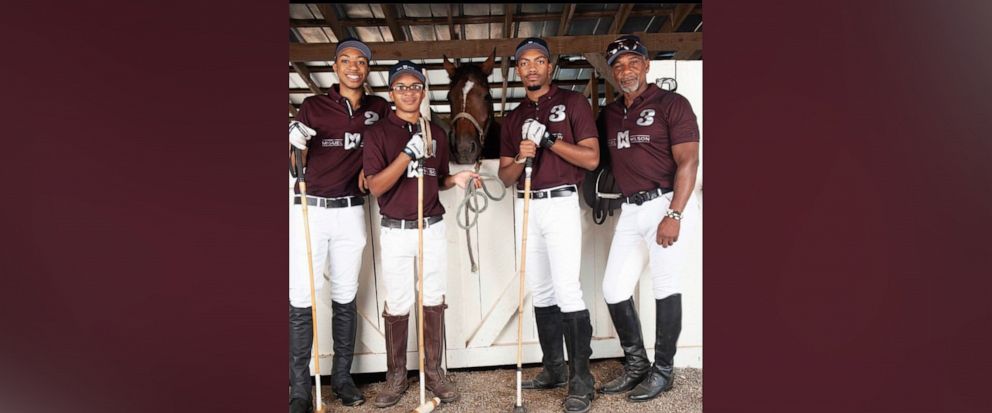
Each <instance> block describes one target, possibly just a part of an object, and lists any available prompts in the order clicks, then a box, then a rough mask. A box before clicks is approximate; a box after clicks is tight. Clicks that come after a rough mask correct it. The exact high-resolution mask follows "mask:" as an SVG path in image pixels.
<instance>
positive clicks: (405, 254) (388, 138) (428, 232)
mask: <svg viewBox="0 0 992 413" xmlns="http://www.w3.org/2000/svg"><path fill="white" fill-rule="evenodd" d="M424 81H425V78H424V75H423V73H422V70H421V68H420V66H418V65H416V64H414V63H412V62H410V61H407V60H401V61H400V62H399V63H397V64H396V65H394V66H393V67H392V68H391V69H390V70H389V88H390V92H389V96H390V98H392V100H393V103H395V104H396V110H395V111H394V112H390V113H389V115H388V116H387V117H386V119H385V120H384V121H382V122H380V123H379V124H378V125H376V126H375V127H374V128H372V129H370V130H369V131H368V133H367V135H368V142H367V143H368V145H367V147H366V148H365V153H364V157H363V162H364V165H365V172H366V173H367V174H368V185H369V190H370V191H372V195H375V196H376V198H378V200H379V212H380V214H381V215H382V225H381V228H380V230H379V234H380V238H379V239H380V242H381V246H382V248H381V250H382V276H383V280H384V282H385V285H386V305H385V308H384V309H383V312H382V317H383V319H384V321H385V325H386V331H385V333H386V334H385V336H386V369H387V371H386V385H385V386H384V387H383V389H382V391H381V392H380V393H379V394H378V395H377V396H376V397H375V405H376V407H389V406H392V405H394V404H396V402H398V401H399V400H400V399H401V398H402V397H403V392H405V391H406V389H407V385H408V383H407V381H406V373H407V370H406V347H407V332H408V329H409V324H410V323H409V320H410V310H411V308H412V307H413V305H414V303H415V299H414V293H415V292H416V291H415V288H414V287H413V283H412V281H413V274H414V261H415V258H416V256H417V226H418V223H417V218H418V217H417V202H418V201H417V198H418V194H417V178H418V176H420V174H423V177H424V205H423V208H424V223H423V227H424V257H423V261H424V273H423V274H419V276H421V277H423V288H424V291H423V294H424V295H423V297H424V299H423V300H424V302H423V304H424V320H423V323H424V378H425V380H424V384H425V387H426V388H427V389H428V390H430V391H431V392H432V393H434V395H435V396H437V397H438V398H440V399H441V401H442V402H445V403H450V402H453V401H455V400H457V399H458V391H457V390H456V389H455V387H454V385H453V384H451V383H448V382H446V380H445V377H444V372H443V371H442V370H441V353H442V351H443V350H444V348H443V337H444V309H445V308H447V307H448V306H447V304H445V303H444V294H445V290H446V285H447V278H448V271H447V270H448V253H447V250H448V242H447V239H446V238H445V224H444V221H442V215H444V207H443V206H442V205H441V202H440V200H439V199H438V191H440V190H445V189H448V188H451V187H452V186H454V185H458V187H459V188H465V185H466V184H467V183H468V182H469V181H472V180H474V179H476V178H478V177H479V175H478V174H476V173H475V172H472V171H462V172H459V173H456V174H454V175H450V174H449V173H448V139H447V137H446V136H445V134H444V130H443V129H441V127H440V126H438V125H437V124H435V123H433V122H428V124H429V127H430V128H431V129H430V130H431V137H432V138H433V139H434V140H433V145H432V149H433V150H432V151H428V150H427V149H428V148H426V145H425V142H424V134H425V133H426V132H425V131H422V130H421V129H420V124H421V123H420V103H421V100H423V99H426V98H427V97H425V93H424ZM428 152H432V153H433V155H432V156H426V155H427V154H428ZM475 182H477V181H475Z"/></svg>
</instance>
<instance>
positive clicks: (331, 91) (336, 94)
mask: <svg viewBox="0 0 992 413" xmlns="http://www.w3.org/2000/svg"><path fill="white" fill-rule="evenodd" d="M327 96H328V97H330V98H331V99H332V100H334V101H335V102H338V103H340V104H342V105H343V104H345V103H344V101H345V100H346V99H348V98H346V97H344V96H341V85H340V84H334V85H332V86H331V87H330V88H328V89H327ZM367 97H368V96H366V95H365V94H364V93H362V97H361V99H359V100H358V102H359V105H361V106H362V107H365V100H366V98H367Z"/></svg>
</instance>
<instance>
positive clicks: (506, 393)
mask: <svg viewBox="0 0 992 413" xmlns="http://www.w3.org/2000/svg"><path fill="white" fill-rule="evenodd" d="M590 364H591V368H592V374H593V376H594V377H595V378H596V386H597V388H598V387H599V386H600V385H602V383H603V382H604V381H606V380H611V379H612V378H614V377H616V376H618V375H619V374H620V372H621V370H622V366H621V365H620V362H619V359H611V360H595V361H592V362H591V363H590ZM514 371H515V370H514V369H513V368H498V369H485V370H483V369H477V370H456V371H450V372H449V373H448V377H449V378H450V379H451V381H452V382H453V383H455V385H456V386H457V388H458V390H459V392H460V393H461V398H460V399H459V400H458V401H456V402H454V403H451V404H445V403H442V404H441V406H439V407H438V408H437V409H436V410H434V411H435V412H444V413H448V412H452V413H453V412H471V413H484V412H504V413H511V412H512V411H513V405H514V402H515V400H516V388H515V386H516V378H515V374H514ZM539 371H540V365H535V366H533V367H525V368H524V374H523V376H524V379H525V380H526V379H528V378H530V377H533V376H534V375H536V374H537V373H538V372H539ZM415 373H416V372H411V378H410V379H409V382H410V388H409V389H407V391H406V393H405V394H404V395H403V399H401V400H400V402H399V403H397V404H396V405H395V406H392V407H389V408H385V409H379V408H376V407H375V405H374V404H373V403H372V401H373V399H374V398H375V395H376V393H377V392H378V391H379V388H380V387H382V386H383V384H384V383H383V380H384V378H385V377H384V375H383V374H381V373H379V374H356V375H355V382H356V383H357V384H358V387H359V389H361V390H362V393H364V394H365V399H366V401H365V403H364V404H362V405H361V406H357V407H345V406H342V405H341V403H340V402H338V401H337V399H334V396H333V393H331V388H330V386H328V385H326V384H327V383H329V380H330V377H325V378H324V379H323V380H322V384H325V385H324V386H322V393H323V397H324V403H325V405H326V406H327V411H328V412H349V413H350V412H355V413H358V412H377V413H386V412H409V411H410V410H412V409H414V408H415V407H417V404H418V402H419V398H420V396H419V385H420V384H419V383H418V382H417V376H416V374H415ZM675 376H676V378H675V385H674V387H673V388H672V389H671V390H670V391H668V392H665V393H662V394H661V395H660V396H658V397H657V398H656V399H654V400H651V401H648V402H644V403H631V402H628V401H627V400H626V399H625V398H624V395H623V394H613V395H602V394H597V395H596V400H594V401H593V402H592V409H591V410H590V411H591V412H611V413H622V412H666V413H692V412H702V411H703V371H702V369H689V368H686V369H676V370H675ZM565 394H566V390H565V388H559V389H554V390H524V396H523V400H524V407H526V408H527V412H528V413H542V412H562V411H564V410H563V408H562V400H564V398H565ZM427 397H428V398H430V397H431V393H430V391H428V392H427Z"/></svg>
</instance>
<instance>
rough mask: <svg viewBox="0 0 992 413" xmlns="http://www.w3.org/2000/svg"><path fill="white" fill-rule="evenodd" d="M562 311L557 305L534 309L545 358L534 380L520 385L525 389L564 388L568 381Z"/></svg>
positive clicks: (538, 335) (539, 339)
mask: <svg viewBox="0 0 992 413" xmlns="http://www.w3.org/2000/svg"><path fill="white" fill-rule="evenodd" d="M561 314H562V313H561V309H559V308H558V306H557V305H553V306H550V307H534V319H535V321H536V322H537V337H538V341H540V343H541V352H542V353H544V356H543V357H542V358H541V363H542V364H543V365H544V369H543V370H541V372H540V373H538V374H537V376H535V377H534V380H525V381H523V382H521V383H520V387H521V388H524V389H553V388H556V387H561V386H564V385H565V383H566V382H567V381H568V371H567V370H566V368H565V348H564V345H563V342H562V331H561V328H562V327H561V323H562V321H561V317H562V315H561Z"/></svg>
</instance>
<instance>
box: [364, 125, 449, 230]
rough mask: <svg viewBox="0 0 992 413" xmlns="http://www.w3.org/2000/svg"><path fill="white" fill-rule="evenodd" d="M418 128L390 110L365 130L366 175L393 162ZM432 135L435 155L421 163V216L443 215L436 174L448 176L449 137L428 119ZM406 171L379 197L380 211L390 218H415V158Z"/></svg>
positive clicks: (380, 169)
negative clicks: (422, 177) (422, 192)
mask: <svg viewBox="0 0 992 413" xmlns="http://www.w3.org/2000/svg"><path fill="white" fill-rule="evenodd" d="M417 130H418V126H417V125H415V124H411V123H409V122H407V121H405V120H403V119H400V118H399V116H396V113H395V112H392V111H391V112H389V115H387V116H386V120H385V121H384V122H379V123H378V124H376V125H375V126H373V127H372V128H370V129H369V130H368V131H366V133H365V136H366V138H365V151H364V153H363V160H364V165H365V176H371V175H375V174H377V173H379V172H380V171H382V170H383V169H386V167H387V166H389V164H391V163H393V160H395V159H396V157H397V156H399V155H400V153H402V152H403V148H405V147H406V143H407V142H408V141H410V137H412V136H413V133H414V132H416V131H417ZM431 137H432V138H433V139H434V143H435V145H436V146H435V152H434V156H432V157H430V158H427V159H426V160H425V164H424V217H425V218H426V217H433V216H439V215H444V206H442V205H441V201H440V200H439V199H438V195H437V194H438V190H439V189H440V188H439V187H438V177H446V176H448V138H447V136H445V134H444V129H441V127H440V126H438V125H437V124H435V123H434V122H431ZM409 165H410V166H408V167H407V171H406V173H404V174H403V175H400V178H399V179H398V180H397V181H396V183H395V184H393V187H392V188H389V190H388V191H386V193H384V194H382V196H380V197H379V213H380V214H382V215H383V216H386V217H389V218H392V219H406V220H416V219H417V176H416V175H415V174H413V171H412V167H413V166H414V165H416V162H410V164H409Z"/></svg>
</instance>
